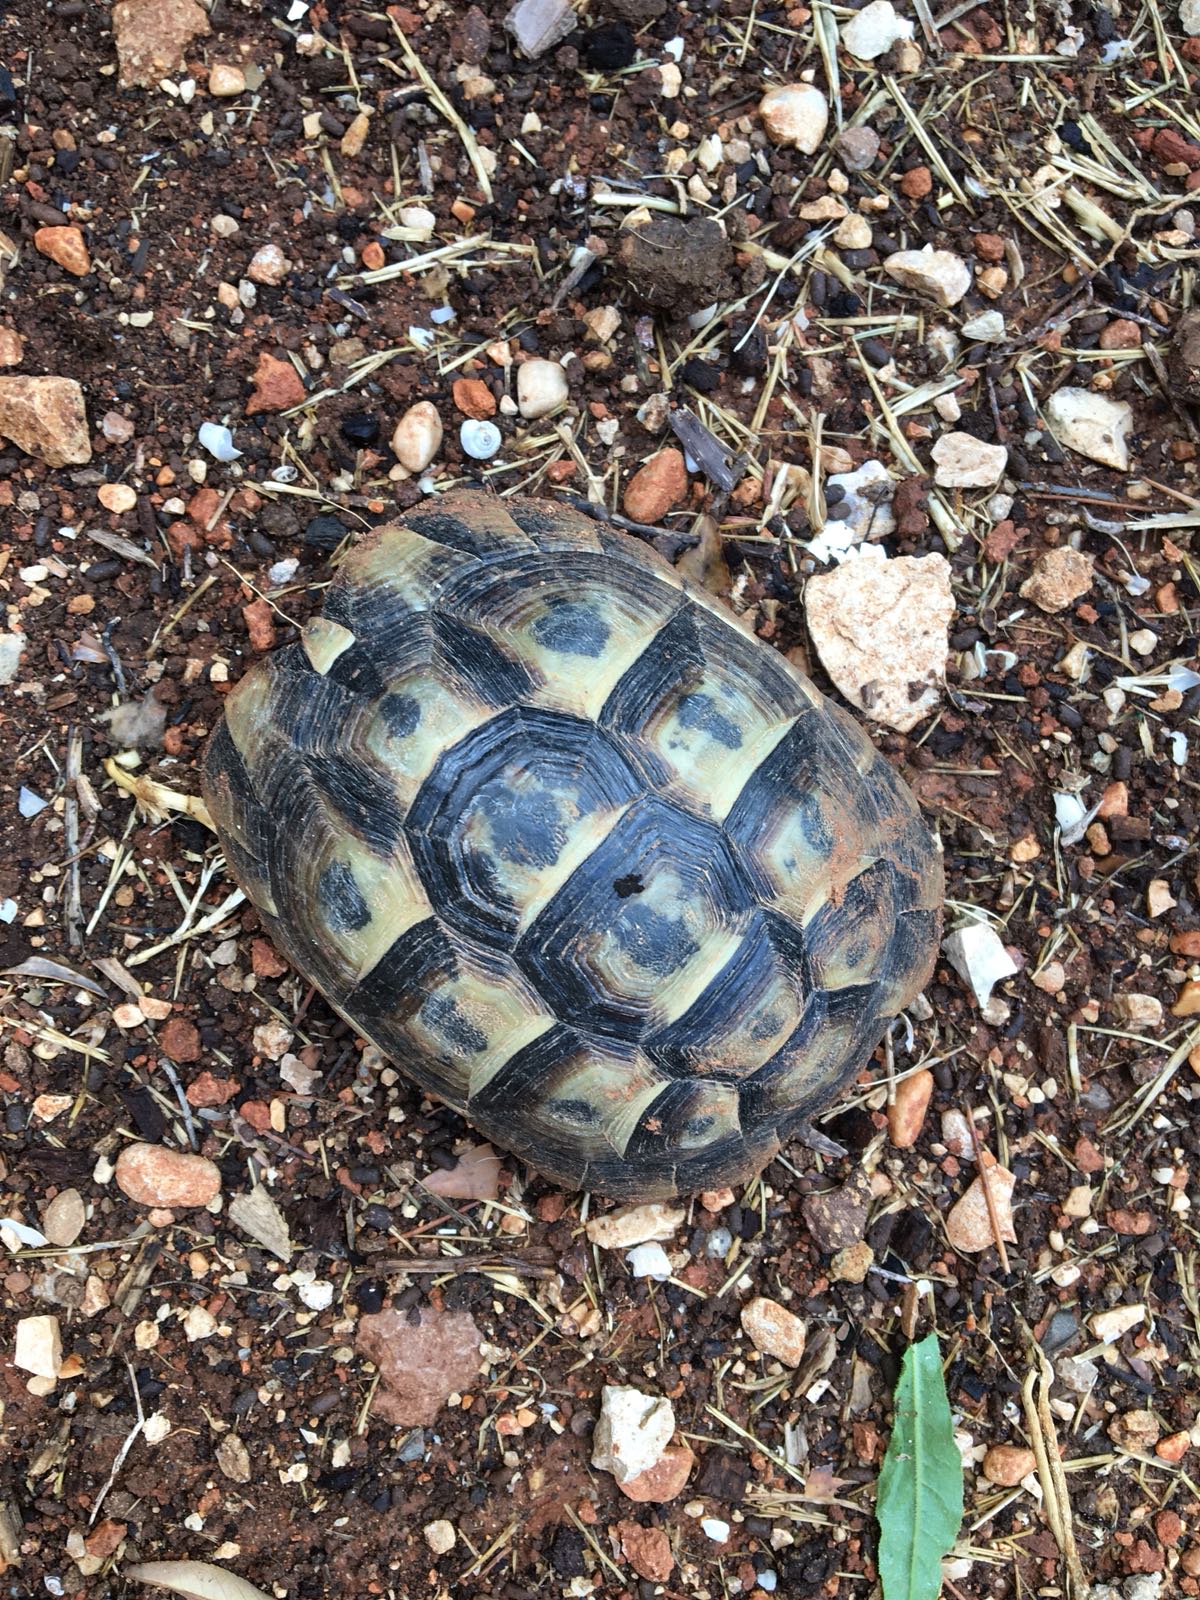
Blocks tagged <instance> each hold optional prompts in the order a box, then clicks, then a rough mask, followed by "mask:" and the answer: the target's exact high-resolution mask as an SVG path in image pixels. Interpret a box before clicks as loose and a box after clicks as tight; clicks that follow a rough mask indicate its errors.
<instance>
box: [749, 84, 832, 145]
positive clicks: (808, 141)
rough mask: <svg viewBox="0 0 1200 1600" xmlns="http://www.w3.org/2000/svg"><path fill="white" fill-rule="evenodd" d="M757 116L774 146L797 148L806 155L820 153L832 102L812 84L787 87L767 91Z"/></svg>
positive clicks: (780, 86)
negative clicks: (792, 146)
mask: <svg viewBox="0 0 1200 1600" xmlns="http://www.w3.org/2000/svg"><path fill="white" fill-rule="evenodd" d="M758 114H759V116H760V117H761V118H762V120H763V127H764V128H765V129H766V130H767V137H768V138H769V139H770V140H771V141H772V143H773V144H782V145H794V146H795V148H796V149H797V150H799V151H800V152H801V153H802V154H803V155H806V156H811V155H812V154H813V153H814V152H815V151H816V150H817V149H819V147H820V144H821V140H822V139H823V138H824V137H825V129H826V128H827V127H828V126H829V102H828V101H827V100H826V98H825V96H824V95H823V94H822V93H821V91H820V89H818V88H817V87H816V85H815V84H812V83H784V84H780V85H779V87H778V88H775V89H768V90H767V92H766V94H765V95H763V97H762V99H761V100H760V101H759V105H758Z"/></svg>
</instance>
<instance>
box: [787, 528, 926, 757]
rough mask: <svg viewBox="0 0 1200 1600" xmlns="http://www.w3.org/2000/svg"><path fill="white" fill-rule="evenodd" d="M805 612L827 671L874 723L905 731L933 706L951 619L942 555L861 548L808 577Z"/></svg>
mask: <svg viewBox="0 0 1200 1600" xmlns="http://www.w3.org/2000/svg"><path fill="white" fill-rule="evenodd" d="M804 610H805V616H806V618H807V622H808V631H809V636H810V638H811V639H812V642H813V644H814V645H815V646H816V650H817V653H818V655H819V656H820V657H821V662H822V664H823V665H824V667H825V670H826V671H827V672H828V673H829V676H830V677H831V678H832V679H833V681H834V683H835V684H836V685H837V687H838V688H839V689H840V690H841V692H842V693H843V694H844V695H845V696H846V698H847V700H849V701H850V703H851V704H852V705H855V706H857V707H858V709H859V710H860V711H864V712H865V713H866V714H867V716H869V717H870V718H871V719H872V721H874V722H882V723H884V724H885V725H886V726H887V727H889V728H896V729H898V730H899V731H900V732H902V733H907V732H908V730H909V729H910V728H912V727H914V726H915V725H916V724H917V723H918V722H920V720H921V718H922V717H925V716H928V715H929V713H930V712H931V711H932V710H933V709H934V708H935V707H936V706H937V704H938V701H939V698H940V693H941V685H942V682H943V679H944V677H945V672H946V658H947V655H948V654H949V649H950V637H949V630H950V622H951V619H952V618H953V616H954V596H953V595H952V593H951V591H950V564H949V562H948V561H947V560H946V558H945V557H944V556H941V555H928V556H897V557H895V558H894V559H889V558H888V557H886V556H885V555H884V553H883V551H882V550H881V549H880V547H879V546H878V545H866V546H864V547H863V549H862V551H861V552H860V553H859V554H858V556H857V557H855V558H854V559H851V560H847V561H845V562H843V563H842V564H841V565H840V566H838V567H835V568H834V569H833V571H832V572H822V573H818V574H817V575H816V576H815V577H812V578H810V579H809V580H808V584H807V586H806V588H805V591H804Z"/></svg>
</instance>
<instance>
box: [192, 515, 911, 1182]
mask: <svg viewBox="0 0 1200 1600" xmlns="http://www.w3.org/2000/svg"><path fill="white" fill-rule="evenodd" d="M204 790H205V797H206V799H207V801H208V805H209V808H210V810H211V812H212V814H213V816H214V819H215V821H216V824H217V828H218V831H219V833H220V836H221V839H222V842H223V844H224V847H225V852H226V857H227V860H228V863H229V866H230V869H231V870H232V872H233V873H234V875H235V876H236V877H237V879H238V881H239V882H240V883H241V884H242V886H243V887H244V888H245V890H246V893H247V894H248V895H249V897H250V898H251V900H252V901H253V902H254V904H255V905H256V906H257V907H258V909H259V911H260V913H261V915H262V917H263V922H264V926H265V927H266V928H267V930H268V932H269V933H270V934H271V936H272V938H273V939H274V940H275V941H276V942H277V943H278V945H279V946H280V948H281V950H282V951H283V952H284V953H285V954H286V955H287V956H288V958H289V960H290V961H291V963H292V965H293V966H294V967H295V968H296V970H297V971H299V972H301V973H302V974H304V975H305V976H306V977H307V978H308V979H309V980H310V981H311V982H313V983H314V984H316V985H317V986H318V987H319V988H320V989H322V990H323V992H324V993H325V994H326V995H327V997H328V998H329V1000H330V1001H331V1002H332V1003H333V1005H334V1006H335V1007H336V1008H337V1009H338V1010H339V1011H340V1012H341V1013H342V1014H343V1015H344V1016H345V1017H346V1018H347V1019H348V1020H349V1021H350V1022H351V1023H352V1025H353V1026H354V1027H355V1028H356V1029H357V1030H358V1031H359V1032H360V1033H361V1034H363V1035H364V1036H365V1037H367V1038H369V1039H371V1040H372V1041H374V1043H375V1044H377V1045H378V1046H379V1048H380V1049H381V1050H382V1051H383V1052H384V1053H385V1054H386V1055H387V1056H389V1057H390V1058H391V1059H392V1061H394V1062H395V1064H396V1065H397V1066H398V1067H399V1068H400V1070H401V1071H403V1072H404V1073H406V1074H408V1075H409V1076H410V1077H411V1078H413V1079H414V1080H415V1081H416V1082H417V1083H418V1084H419V1085H420V1086H421V1088H422V1089H423V1090H425V1091H426V1092H428V1093H430V1094H432V1095H436V1096H438V1097H440V1098H441V1099H443V1100H445V1101H447V1102H448V1103H449V1104H450V1105H452V1106H454V1107H455V1108H456V1109H457V1110H458V1111H459V1112H461V1113H462V1114H463V1115H464V1116H465V1117H466V1118H467V1119H468V1120H470V1121H471V1122H472V1123H473V1124H474V1125H475V1126H476V1127H477V1128H478V1129H479V1130H480V1131H481V1132H482V1133H483V1134H484V1135H485V1136H486V1137H487V1138H489V1139H491V1140H492V1141H494V1142H495V1143H497V1144H499V1145H501V1146H503V1147H505V1148H508V1149H511V1150H514V1151H515V1152H516V1153H517V1154H518V1155H519V1156H522V1157H524V1158H525V1159H527V1160H528V1161H529V1162H530V1164H531V1165H533V1166H535V1167H537V1168H538V1169H540V1170H541V1171H542V1172H544V1173H546V1174H547V1175H548V1176H550V1177H551V1178H554V1179H556V1180H558V1181H560V1182H562V1183H565V1184H570V1185H582V1186H588V1187H594V1188H597V1189H599V1190H602V1191H604V1192H606V1193H609V1194H612V1195H614V1196H620V1197H627V1198H637V1199H650V1198H655V1197H664V1196H668V1195H672V1194H675V1193H687V1192H692V1191H694V1190H697V1189H701V1188H715V1187H720V1186H721V1185H723V1184H726V1183H734V1182H737V1181H739V1180H741V1179H744V1178H748V1177H750V1176H751V1175H752V1174H753V1173H754V1172H756V1171H758V1170H760V1169H761V1168H762V1167H763V1165H764V1164H765V1163H766V1162H767V1161H769V1160H770V1159H771V1157H772V1156H773V1155H774V1154H775V1153H776V1152H777V1151H778V1150H779V1148H780V1146H781V1144H782V1142H783V1141H784V1140H786V1138H787V1137H788V1136H789V1133H790V1132H791V1131H792V1130H793V1129H794V1128H795V1127H796V1126H797V1125H798V1123H799V1122H800V1121H802V1120H803V1119H806V1118H807V1117H809V1116H811V1115H812V1114H813V1113H814V1112H815V1111H819V1110H820V1109H821V1108H822V1107H824V1106H825V1105H827V1104H829V1103H830V1101H831V1100H832V1099H833V1097H834V1096H835V1095H836V1094H837V1093H838V1091H839V1089H840V1088H841V1087H842V1086H843V1085H844V1084H846V1083H847V1082H848V1081H849V1080H850V1079H851V1078H853V1077H854V1076H855V1075H856V1074H857V1073H858V1072H860V1071H861V1070H862V1068H863V1067H864V1065H865V1064H866V1063H867V1061H868V1058H869V1057H870V1054H871V1052H872V1050H873V1049H874V1048H875V1046H876V1045H877V1043H878V1040H879V1038H880V1035H881V1033H882V1031H883V1028H884V1027H885V1026H886V1023H887V1020H888V1019H889V1018H890V1017H892V1016H894V1015H895V1014H896V1012H897V1011H898V1010H900V1009H901V1008H902V1007H903V1006H905V1005H906V1004H908V1003H909V1001H910V1000H911V999H912V998H913V996H914V995H915V994H916V993H917V992H918V991H919V989H920V987H921V985H922V984H923V983H924V982H925V981H926V980H927V978H928V975H929V972H930V970H931V966H932V960H933V955H934V952H935V951H936V948H937V942H938V937H939V930H940V916H941V896H942V870H941V860H940V855H939V852H938V849H937V846H936V843H935V841H934V840H933V839H932V837H931V836H930V834H929V831H928V829H927V828H926V826H925V824H924V823H923V821H922V820H921V817H920V813H919V811H918V809H917V806H916V803H915V801H914V800H913V798H912V796H911V794H910V793H909V791H908V790H907V788H906V787H905V785H904V784H903V783H902V782H901V780H900V779H899V778H898V777H897V776H896V774H895V773H894V772H893V771H892V769H891V768H890V767H889V766H888V765H887V763H886V762H885V761H884V760H883V759H882V757H880V756H879V755H878V754H877V753H876V751H875V749H874V747H873V746H872V745H871V743H870V741H869V740H868V739H867V737H866V736H865V734H864V733H863V732H862V730H861V729H860V728H859V727H858V725H857V724H856V723H854V722H853V721H852V720H851V719H849V718H848V717H847V716H846V715H845V714H844V713H843V712H841V711H839V710H837V709H836V708H835V707H834V706H832V705H831V704H830V703H829V702H827V701H825V700H824V699H823V698H822V696H821V695H820V694H819V693H818V692H817V690H816V689H815V688H814V687H813V686H812V684H810V683H809V682H808V681H807V679H805V678H803V677H802V676H801V675H800V674H799V673H798V672H797V671H796V670H795V669H794V668H793V667H792V666H791V665H790V664H789V663H788V662H787V661H785V660H784V659H783V658H782V657H781V656H780V655H778V654H777V653H776V652H774V651H772V650H770V649H768V648H767V647H766V646H764V645H763V644H761V643H760V642H759V641H757V640H756V639H754V638H753V637H751V636H750V635H748V634H747V633H746V632H744V631H743V630H742V629H741V628H740V627H738V626H737V625H736V623H735V622H734V620H733V619H732V618H731V617H730V616H729V614H728V613H727V612H725V610H724V609H723V608H722V607H721V606H720V605H719V603H718V602H716V601H715V600H714V599H713V598H712V597H711V596H709V595H706V594H704V593H702V592H699V591H694V590H693V589H692V587H691V586H690V585H689V584H687V583H685V582H683V581H682V580H681V579H680V578H679V576H678V574H677V573H676V572H674V570H673V569H672V568H671V567H670V566H668V565H667V564H666V563H665V562H664V561H663V560H662V558H661V557H659V556H658V555H656V554H655V553H654V552H653V551H650V550H648V549H644V548H642V547H640V546H638V545H637V544H635V543H634V542H633V541H632V540H630V539H629V538H628V537H626V536H625V535H624V534H620V533H617V532H616V531H615V530H613V529H611V528H608V527H606V526H604V525H603V524H602V523H598V522H594V521H592V520H591V519H589V518H587V517H585V516H584V515H583V514H582V513H580V512H578V511H575V510H573V509H571V508H569V507H566V506H561V505H555V504H549V503H547V502H542V501H535V500H524V499H521V498H519V497H514V498H512V499H508V500H495V499H492V498H490V497H488V496H486V495H483V494H480V493H474V492H462V493H458V494H453V495H446V496H443V497H441V498H439V499H437V500H427V501H425V502H423V503H422V504H421V505H420V506H419V507H417V508H416V509H415V510H414V511H412V512H410V513H409V514H408V516H407V517H406V518H405V520H404V521H402V522H400V523H398V524H396V525H394V526H392V527H387V528H383V529H378V530H376V531H374V532H373V533H371V534H369V535H368V536H366V537H365V538H364V539H363V541H362V542H361V543H360V544H359V545H358V546H356V547H355V548H353V549H351V550H350V551H349V552H348V553H347V554H346V556H345V557H344V558H343V560H342V563H341V566H340V568H339V570H338V573H337V576H336V578H335V581H334V583H333V584H332V585H331V586H330V588H329V590H328V591H327V595H326V603H325V611H324V616H323V617H319V618H315V619H313V620H311V621H310V622H309V623H307V624H306V626H305V628H304V629H303V631H302V633H301V635H300V638H299V640H298V642H296V643H295V644H291V645H288V646H285V647H284V648H283V649H281V650H279V651H277V652H276V653H275V654H274V655H272V656H271V657H269V658H268V659H266V660H264V661H262V662H260V663H259V664H258V665H256V666H255V667H254V668H253V669H252V670H251V671H250V672H248V673H247V675H246V677H245V678H243V680H242V682H241V683H240V684H239V685H238V686H237V687H236V688H235V689H234V690H233V692H232V693H231V694H230V695H229V696H228V698H227V700H226V713H225V720H224V722H223V723H222V725H221V726H220V727H219V728H218V729H217V731H216V732H215V734H214V736H213V738H212V740H211V741H210V744H209V747H208V751H207V753H206V757H205V770H204Z"/></svg>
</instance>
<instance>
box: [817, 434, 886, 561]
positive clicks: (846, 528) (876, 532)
mask: <svg viewBox="0 0 1200 1600" xmlns="http://www.w3.org/2000/svg"><path fill="white" fill-rule="evenodd" d="M824 448H828V447H827V446H826V447H824ZM825 483H826V489H827V490H828V489H833V488H839V489H841V490H842V491H843V494H842V498H841V499H840V500H837V501H836V502H835V503H834V504H833V505H832V506H830V508H829V509H830V511H831V512H832V515H831V517H830V518H829V520H828V521H827V522H826V523H825V526H824V527H823V528H822V529H821V531H820V533H819V534H817V536H816V538H815V539H811V540H809V541H808V543H807V546H806V548H807V549H808V550H810V551H811V552H812V554H813V555H814V556H816V558H817V560H818V561H840V560H842V558H843V557H844V556H845V555H846V553H847V552H848V551H849V550H852V549H853V548H854V547H855V545H859V544H861V543H862V542H863V540H864V539H867V538H871V539H885V538H887V536H888V535H889V534H891V533H895V531H896V519H895V517H894V516H893V515H892V495H893V494H894V493H895V489H896V485H895V483H894V482H893V480H892V475H891V473H890V472H889V471H888V469H887V468H886V467H885V466H884V464H883V462H882V461H875V460H871V461H864V462H863V464H862V466H861V467H856V468H855V469H854V471H852V472H833V473H831V474H830V475H829V477H828V478H827V479H826V480H825Z"/></svg>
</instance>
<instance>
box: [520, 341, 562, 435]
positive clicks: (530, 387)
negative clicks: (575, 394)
mask: <svg viewBox="0 0 1200 1600" xmlns="http://www.w3.org/2000/svg"><path fill="white" fill-rule="evenodd" d="M569 392H570V391H569V390H568V388H567V375H566V373H565V372H564V371H563V369H562V367H561V365H560V364H559V363H558V362H557V361H544V360H543V359H542V358H541V357H540V356H539V357H535V359H534V360H532V361H525V362H522V364H521V365H520V366H519V367H518V368H517V410H518V411H519V412H520V413H521V415H522V416H523V417H524V418H526V420H527V421H530V422H532V421H535V420H536V419H537V418H538V417H547V416H549V415H550V413H551V412H552V411H557V410H558V408H559V406H561V405H565V403H566V400H567V396H568V394H569Z"/></svg>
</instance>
